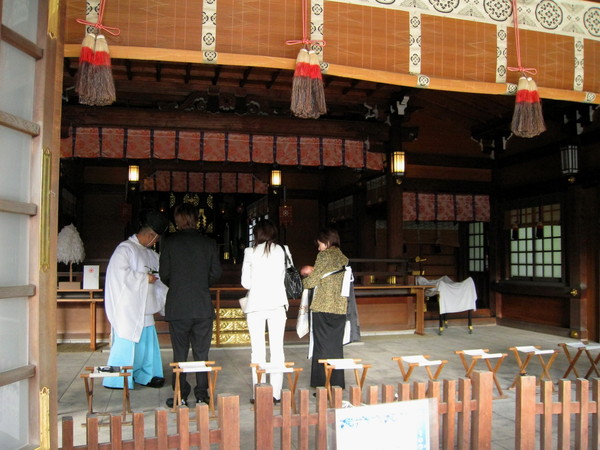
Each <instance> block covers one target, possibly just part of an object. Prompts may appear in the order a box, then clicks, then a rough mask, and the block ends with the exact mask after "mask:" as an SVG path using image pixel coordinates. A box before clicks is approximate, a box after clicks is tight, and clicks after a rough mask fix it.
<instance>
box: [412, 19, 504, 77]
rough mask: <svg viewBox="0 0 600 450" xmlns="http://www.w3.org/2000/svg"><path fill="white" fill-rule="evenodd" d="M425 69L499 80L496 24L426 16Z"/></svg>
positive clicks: (436, 73)
mask: <svg viewBox="0 0 600 450" xmlns="http://www.w3.org/2000/svg"><path fill="white" fill-rule="evenodd" d="M421 29H422V30H423V34H422V41H421V52H422V53H421V56H422V58H421V59H422V64H421V72H422V73H423V74H425V75H427V76H435V77H441V78H449V79H457V78H461V79H465V80H479V81H481V80H483V81H487V82H490V83H493V82H495V81H496V75H495V74H496V52H497V49H496V48H497V44H496V32H497V31H496V27H495V26H493V25H489V24H483V23H477V22H467V21H464V20H456V19H448V18H445V17H436V16H425V15H423V16H422V25H421Z"/></svg>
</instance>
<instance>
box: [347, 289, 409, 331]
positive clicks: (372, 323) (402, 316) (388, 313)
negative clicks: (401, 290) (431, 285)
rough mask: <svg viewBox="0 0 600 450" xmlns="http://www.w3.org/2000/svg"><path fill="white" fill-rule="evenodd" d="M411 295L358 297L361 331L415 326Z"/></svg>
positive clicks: (404, 328) (389, 329)
mask: <svg viewBox="0 0 600 450" xmlns="http://www.w3.org/2000/svg"><path fill="white" fill-rule="evenodd" d="M414 303H415V301H414V298H413V297H400V298H399V297H379V298H371V299H368V298H358V299H357V306H358V316H359V317H360V329H361V331H363V332H364V331H381V330H386V331H394V330H408V329H412V328H414V327H415V305H414Z"/></svg>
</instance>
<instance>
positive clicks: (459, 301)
mask: <svg viewBox="0 0 600 450" xmlns="http://www.w3.org/2000/svg"><path fill="white" fill-rule="evenodd" d="M415 281H416V284H418V285H421V286H427V285H430V286H435V288H432V289H427V291H426V292H425V295H427V296H428V297H431V296H433V295H436V294H439V296H440V314H447V313H455V312H462V311H469V310H473V311H475V310H476V309H477V307H476V306H475V304H476V302H477V291H476V290H475V283H474V282H473V278H471V277H469V278H467V279H466V280H464V281H452V279H450V277H448V276H446V275H444V276H443V277H442V278H438V279H437V280H428V279H427V278H425V277H422V276H418V277H416V279H415Z"/></svg>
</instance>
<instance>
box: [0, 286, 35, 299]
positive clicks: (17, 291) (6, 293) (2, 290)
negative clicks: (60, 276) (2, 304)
mask: <svg viewBox="0 0 600 450" xmlns="http://www.w3.org/2000/svg"><path fill="white" fill-rule="evenodd" d="M33 295H35V286H34V285H33V284H25V285H23V286H0V298H16V297H31V296H33Z"/></svg>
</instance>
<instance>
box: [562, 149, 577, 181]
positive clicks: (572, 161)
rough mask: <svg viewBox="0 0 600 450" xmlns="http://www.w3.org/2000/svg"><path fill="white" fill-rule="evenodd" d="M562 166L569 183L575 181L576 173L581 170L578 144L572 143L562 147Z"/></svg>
mask: <svg viewBox="0 0 600 450" xmlns="http://www.w3.org/2000/svg"><path fill="white" fill-rule="evenodd" d="M560 166H561V169H562V173H563V175H566V176H567V180H568V181H569V183H574V182H575V174H576V173H577V172H579V147H578V146H577V145H574V144H571V145H567V146H565V147H563V148H561V150H560Z"/></svg>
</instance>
